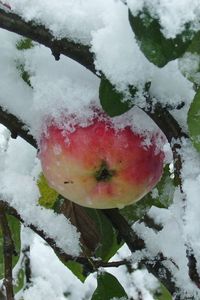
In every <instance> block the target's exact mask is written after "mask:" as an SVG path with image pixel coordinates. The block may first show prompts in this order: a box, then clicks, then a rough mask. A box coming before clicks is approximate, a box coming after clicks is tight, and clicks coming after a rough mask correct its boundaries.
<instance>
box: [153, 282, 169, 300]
mask: <svg viewBox="0 0 200 300" xmlns="http://www.w3.org/2000/svg"><path fill="white" fill-rule="evenodd" d="M154 299H155V300H172V296H171V294H170V293H169V292H168V290H167V289H166V288H165V287H164V285H162V284H161V285H160V289H159V290H158V291H157V292H156V293H155V295H154Z"/></svg>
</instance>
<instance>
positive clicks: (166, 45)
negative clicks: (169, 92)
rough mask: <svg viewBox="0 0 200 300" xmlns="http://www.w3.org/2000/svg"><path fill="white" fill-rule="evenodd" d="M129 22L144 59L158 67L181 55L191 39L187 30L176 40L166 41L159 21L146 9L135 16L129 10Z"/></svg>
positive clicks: (190, 34)
mask: <svg viewBox="0 0 200 300" xmlns="http://www.w3.org/2000/svg"><path fill="white" fill-rule="evenodd" d="M129 22H130V25H131V28H132V29H133V32H134V33H135V36H136V39H137V41H138V44H139V46H140V49H141V51H142V52H143V53H144V55H145V56H146V58H147V59H148V60H149V61H150V62H152V63H153V64H155V65H157V66H158V67H163V66H165V65H166V64H167V63H168V62H169V61H171V60H174V59H176V58H178V57H180V56H182V55H183V53H184V52H185V51H186V49H187V47H188V46H189V43H190V41H191V39H192V33H191V31H190V30H189V29H188V28H187V27H189V26H186V29H185V30H184V32H182V34H178V35H177V36H176V38H174V39H172V38H170V39H167V38H166V37H165V36H164V35H163V33H162V28H161V25H160V23H159V20H158V19H156V18H155V17H152V16H151V15H150V13H149V12H148V10H147V9H144V10H143V11H142V12H140V13H139V14H138V15H137V16H134V15H132V13H131V11H130V10H129Z"/></svg>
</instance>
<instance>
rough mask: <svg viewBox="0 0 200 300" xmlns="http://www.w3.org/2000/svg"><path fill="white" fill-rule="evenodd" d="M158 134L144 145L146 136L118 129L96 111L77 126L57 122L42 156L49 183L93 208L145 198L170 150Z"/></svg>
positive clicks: (48, 133)
mask: <svg viewBox="0 0 200 300" xmlns="http://www.w3.org/2000/svg"><path fill="white" fill-rule="evenodd" d="M68 121H69V120H68ZM156 139H157V135H156V134H155V135H154V137H153V138H152V139H151V143H150V145H149V146H144V136H142V135H140V134H138V133H136V132H134V131H133V130H132V128H131V127H130V126H126V127H125V128H124V129H116V128H115V126H114V125H113V123H112V119H111V118H109V117H104V118H102V116H101V117H94V119H93V121H92V123H90V125H87V126H86V127H82V126H81V125H78V124H77V125H76V126H75V128H74V130H73V131H68V130H64V129H61V128H60V126H59V125H57V124H55V122H52V123H51V124H50V125H49V126H48V128H47V131H46V134H43V136H42V138H41V142H40V154H39V156H40V159H41V163H42V169H43V172H44V175H45V177H46V178H47V181H48V183H49V185H50V186H51V187H53V188H54V189H55V190H56V191H57V192H59V193H60V194H61V195H63V196H64V197H66V198H67V199H69V200H71V201H73V202H75V203H77V204H80V205H82V206H86V207H92V208H101V209H104V208H114V207H118V208H122V207H124V206H126V205H129V204H131V203H133V202H135V201H137V200H139V199H141V198H142V197H143V196H144V195H145V194H146V193H148V192H149V191H150V190H151V189H152V188H153V187H154V186H155V185H156V183H157V182H158V181H159V179H160V177H161V175H162V170H163V161H164V153H163V151H162V150H158V149H157V145H156V144H157V140H156Z"/></svg>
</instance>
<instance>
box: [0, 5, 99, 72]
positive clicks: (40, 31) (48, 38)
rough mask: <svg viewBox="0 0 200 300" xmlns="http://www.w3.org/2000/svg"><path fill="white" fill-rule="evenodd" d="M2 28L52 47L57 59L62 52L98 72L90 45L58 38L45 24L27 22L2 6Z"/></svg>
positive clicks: (0, 26) (0, 10) (0, 19)
mask: <svg viewBox="0 0 200 300" xmlns="http://www.w3.org/2000/svg"><path fill="white" fill-rule="evenodd" d="M0 28H3V29H6V30H8V31H11V32H14V33H17V34H19V35H22V36H24V37H27V38H30V39H31V40H33V41H35V42H38V43H40V44H41V45H44V46H46V47H48V48H50V49H51V51H52V54H53V55H54V56H55V58H56V59H59V56H60V54H63V55H65V56H67V57H69V58H71V59H73V60H75V61H76V62H78V63H79V64H81V65H82V66H84V67H85V68H87V69H88V70H90V71H91V72H93V73H95V74H96V71H95V67H94V59H93V55H92V53H91V52H90V50H89V47H88V46H85V45H82V44H79V43H75V42H73V41H72V40H69V39H67V38H63V39H60V40H58V39H56V38H55V37H54V36H53V34H52V33H51V32H50V31H49V30H48V29H46V28H45V27H44V26H42V25H37V24H36V23H34V22H26V21H25V20H23V19H22V18H21V17H19V16H18V15H16V14H14V13H12V12H9V11H8V10H4V9H1V8H0Z"/></svg>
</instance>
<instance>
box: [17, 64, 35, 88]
mask: <svg viewBox="0 0 200 300" xmlns="http://www.w3.org/2000/svg"><path fill="white" fill-rule="evenodd" d="M17 70H18V71H19V74H20V76H21V78H22V79H23V80H24V82H26V83H27V84H28V85H29V86H30V87H31V88H32V85H31V81H30V74H29V73H28V72H27V71H26V70H25V65H24V64H18V63H17Z"/></svg>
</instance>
